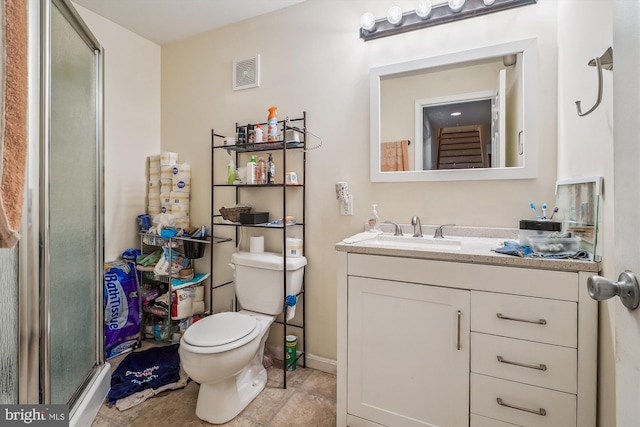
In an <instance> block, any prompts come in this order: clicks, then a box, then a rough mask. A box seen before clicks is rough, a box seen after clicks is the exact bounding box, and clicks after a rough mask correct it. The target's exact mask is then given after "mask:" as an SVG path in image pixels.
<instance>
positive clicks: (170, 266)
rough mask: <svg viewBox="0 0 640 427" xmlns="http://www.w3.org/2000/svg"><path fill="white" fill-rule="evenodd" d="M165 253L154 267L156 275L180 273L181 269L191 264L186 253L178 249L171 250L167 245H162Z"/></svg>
mask: <svg viewBox="0 0 640 427" xmlns="http://www.w3.org/2000/svg"><path fill="white" fill-rule="evenodd" d="M162 251H163V255H162V256H161V257H160V259H159V260H158V263H157V264H156V266H155V267H153V272H154V273H155V275H156V276H168V275H169V274H171V275H172V276H173V275H174V274H178V272H179V271H180V270H182V269H183V268H185V267H186V266H188V265H189V262H190V260H189V258H185V256H184V254H183V253H181V252H178V251H176V250H172V251H169V248H168V247H166V246H163V247H162ZM169 252H171V260H169Z"/></svg>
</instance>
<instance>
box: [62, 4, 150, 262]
mask: <svg viewBox="0 0 640 427" xmlns="http://www.w3.org/2000/svg"><path fill="white" fill-rule="evenodd" d="M74 6H75V7H76V9H77V10H78V13H80V15H81V16H82V19H84V20H85V22H86V23H87V25H88V27H89V28H90V29H91V32H92V33H93V34H94V36H96V38H97V39H98V41H99V42H100V44H101V45H102V46H103V48H104V51H105V54H104V57H105V61H104V63H105V66H104V93H105V96H104V123H105V128H104V138H105V139H104V147H105V149H104V167H105V171H106V173H105V184H104V200H105V206H104V213H105V227H104V228H105V229H104V233H105V260H106V261H109V260H114V259H117V258H118V257H119V256H120V254H121V253H122V251H124V250H125V249H127V248H131V247H138V246H139V245H140V240H139V238H138V234H137V233H138V229H137V225H136V216H137V215H139V214H141V213H145V211H146V203H145V197H146V189H147V179H146V175H145V162H146V157H147V156H150V155H152V154H159V153H160V46H158V45H157V44H155V43H152V42H150V41H148V40H146V39H144V38H142V37H140V36H138V35H136V34H134V33H132V32H131V31H129V30H126V29H124V28H122V27H120V26H119V25H116V24H114V23H113V22H111V21H109V20H106V19H104V18H102V17H101V16H99V15H96V14H95V13H93V12H91V11H90V10H88V9H85V8H83V7H82V6H79V5H74Z"/></svg>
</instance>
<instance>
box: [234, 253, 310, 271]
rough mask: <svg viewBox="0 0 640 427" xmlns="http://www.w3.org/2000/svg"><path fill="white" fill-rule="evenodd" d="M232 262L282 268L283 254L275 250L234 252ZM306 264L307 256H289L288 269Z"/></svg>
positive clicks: (295, 268)
mask: <svg viewBox="0 0 640 427" xmlns="http://www.w3.org/2000/svg"><path fill="white" fill-rule="evenodd" d="M231 262H232V263H234V264H236V265H245V266H248V267H255V268H264V269H268V270H282V264H283V256H282V255H280V254H276V253H273V252H262V253H251V252H234V253H233V254H232V255H231ZM305 265H307V258H305V257H303V256H301V257H287V270H297V269H299V268H302V267H304V266H305Z"/></svg>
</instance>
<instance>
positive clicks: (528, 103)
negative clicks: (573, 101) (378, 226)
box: [369, 38, 538, 182]
mask: <svg viewBox="0 0 640 427" xmlns="http://www.w3.org/2000/svg"><path fill="white" fill-rule="evenodd" d="M514 52H522V60H523V64H522V71H523V98H524V100H523V104H524V105H523V112H524V118H523V123H524V129H523V132H522V141H521V144H522V149H523V155H524V160H523V166H517V167H505V168H478V169H447V170H420V171H416V170H413V171H399V172H381V171H380V79H381V78H383V77H386V76H390V75H394V74H400V73H406V72H409V71H416V70H420V69H426V68H433V67H439V66H443V65H452V64H458V63H462V62H467V61H474V60H479V59H482V58H488V57H495V56H503V55H506V54H510V53H514ZM537 92H538V49H537V39H536V38H531V39H525V40H518V41H514V42H508V43H503V44H498V45H491V46H486V47H481V48H478V49H471V50H466V51H460V52H454V53H450V54H445V55H440V56H433V57H430V58H424V59H418V60H414V61H408V62H402V63H398V64H391V65H385V66H382V67H376V68H372V69H371V70H370V103H369V104H370V105H369V107H370V138H371V143H370V145H371V149H370V155H371V160H370V168H371V171H370V172H371V182H415V181H478V180H500V179H531V178H537V176H538V124H537V108H538V96H537ZM416 144H417V142H416Z"/></svg>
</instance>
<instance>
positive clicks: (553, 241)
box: [529, 236, 580, 254]
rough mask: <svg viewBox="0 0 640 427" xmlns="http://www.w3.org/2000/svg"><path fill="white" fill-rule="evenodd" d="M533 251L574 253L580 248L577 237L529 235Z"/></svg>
mask: <svg viewBox="0 0 640 427" xmlns="http://www.w3.org/2000/svg"><path fill="white" fill-rule="evenodd" d="M529 245H530V246H531V249H532V250H533V251H534V252H540V253H543V254H558V253H575V252H578V249H580V238H579V237H538V236H531V237H529Z"/></svg>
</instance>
